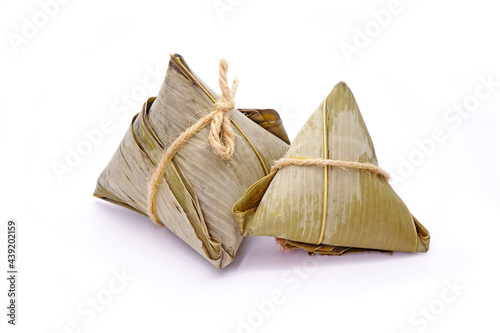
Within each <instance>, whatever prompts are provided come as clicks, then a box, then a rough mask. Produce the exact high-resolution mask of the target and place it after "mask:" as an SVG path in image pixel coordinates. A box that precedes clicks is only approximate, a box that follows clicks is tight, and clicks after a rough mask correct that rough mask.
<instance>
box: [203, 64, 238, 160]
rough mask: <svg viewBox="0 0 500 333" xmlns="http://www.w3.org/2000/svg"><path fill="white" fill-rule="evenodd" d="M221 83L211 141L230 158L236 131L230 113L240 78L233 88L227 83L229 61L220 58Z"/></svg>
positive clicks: (211, 127) (224, 156)
mask: <svg viewBox="0 0 500 333" xmlns="http://www.w3.org/2000/svg"><path fill="white" fill-rule="evenodd" d="M219 85H220V89H221V91H222V94H221V96H220V97H219V99H218V100H217V101H216V102H215V104H214V110H213V111H212V113H213V117H212V123H211V126H210V136H209V141H210V144H211V145H212V148H213V149H214V151H215V152H216V153H217V155H219V156H220V157H222V158H224V159H226V160H228V159H230V158H231V157H232V156H233V153H234V133H233V129H232V128H231V121H230V120H231V119H230V117H229V114H230V112H231V111H232V110H234V96H235V95H236V89H237V88H238V79H237V78H235V79H234V80H233V85H232V87H231V89H229V86H228V84H227V61H226V60H225V59H221V60H220V65H219Z"/></svg>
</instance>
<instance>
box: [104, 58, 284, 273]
mask: <svg viewBox="0 0 500 333" xmlns="http://www.w3.org/2000/svg"><path fill="white" fill-rule="evenodd" d="M216 100H217V95H216V94H215V93H214V92H213V91H212V90H211V89H210V88H208V87H207V86H206V85H205V84H204V83H203V81H201V80H200V79H199V78H198V77H197V76H196V75H195V74H194V73H193V72H192V71H191V69H190V68H189V66H188V65H187V64H186V62H185V61H184V59H183V58H182V57H181V56H180V55H177V54H176V55H173V56H172V57H171V59H170V62H169V67H168V70H167V74H166V77H165V81H164V82H163V85H162V87H161V90H160V92H159V94H158V97H157V98H150V99H149V100H148V101H147V102H146V103H145V105H144V107H143V109H142V111H141V112H140V113H139V114H138V115H136V116H135V117H134V119H133V120H132V124H131V126H130V128H129V130H128V131H127V133H126V134H125V137H124V139H123V141H122V142H121V144H120V146H119V147H118V149H117V151H116V153H115V155H114V156H113V158H112V159H111V161H110V162H109V164H108V166H107V167H106V168H105V169H104V171H103V172H102V174H101V176H100V177H99V179H98V181H97V186H96V189H95V192H94V195H95V196H96V197H98V198H101V199H104V200H107V201H111V202H113V203H116V204H119V205H122V206H125V207H127V208H130V209H132V210H134V211H137V212H139V213H143V214H146V215H147V212H148V210H147V198H148V185H149V182H150V177H151V175H152V174H153V172H154V171H155V169H156V167H157V165H158V162H159V161H160V159H161V157H162V156H163V154H164V151H165V149H166V148H167V147H169V146H170V145H171V144H172V142H173V141H174V140H175V139H176V138H177V137H178V136H179V135H180V134H181V133H183V132H184V131H185V130H186V129H187V128H189V127H190V126H191V125H193V124H194V123H196V121H198V120H199V119H200V118H201V117H203V116H205V115H206V114H208V113H209V112H210V111H211V109H212V107H213V105H214V102H215V101H216ZM230 116H231V127H232V129H233V132H234V135H235V151H234V154H233V156H232V158H231V159H230V160H229V161H226V160H224V159H222V158H220V156H218V155H217V154H216V153H215V152H214V151H213V149H211V147H210V144H209V141H208V136H209V134H208V133H209V131H210V127H205V128H203V129H202V130H200V131H199V132H198V133H197V134H195V135H194V136H193V137H192V138H191V139H190V140H188V141H186V142H185V143H184V144H183V145H182V147H181V148H180V150H179V151H178V152H177V154H175V156H174V158H173V161H172V163H170V164H169V165H168V168H167V170H166V172H165V175H164V177H163V179H162V182H161V184H160V187H159V192H158V195H157V202H156V214H157V215H158V218H159V220H160V221H161V223H163V224H164V225H165V226H166V227H168V228H169V229H170V230H171V231H172V232H173V233H175V234H176V235H177V236H179V237H180V238H181V239H182V240H184V241H185V242H186V243H188V244H189V245H190V246H191V247H192V248H194V249H195V250H196V251H197V252H198V253H200V254H201V255H202V256H204V257H205V258H206V259H207V260H209V261H210V262H211V263H212V264H213V265H214V266H215V267H217V268H222V267H224V266H226V265H228V264H229V263H230V262H232V261H233V259H234V256H235V254H236V251H237V249H238V247H239V245H240V243H241V240H242V237H241V235H240V233H239V230H238V227H237V225H236V222H235V220H234V217H233V214H232V211H231V208H232V206H233V205H234V203H235V202H236V201H237V200H238V199H239V198H240V197H241V196H242V195H243V194H244V193H245V191H246V190H247V189H248V187H249V186H250V185H252V184H253V183H254V182H255V181H257V180H258V179H259V178H261V177H263V176H265V175H266V174H267V173H268V172H269V171H270V169H271V166H272V163H273V161H274V160H276V159H278V158H280V157H282V156H283V154H284V153H285V151H286V149H287V147H288V144H287V141H288V137H287V136H286V133H285V132H284V129H283V126H282V124H281V121H280V118H279V116H278V114H277V113H276V111H274V110H269V109H265V110H253V109H243V110H241V112H240V111H239V110H236V109H235V110H233V111H231V113H230Z"/></svg>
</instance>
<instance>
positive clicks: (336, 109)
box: [233, 82, 430, 254]
mask: <svg viewBox="0 0 500 333" xmlns="http://www.w3.org/2000/svg"><path fill="white" fill-rule="evenodd" d="M285 157H299V158H308V157H311V158H325V157H326V158H327V159H333V160H341V161H354V162H362V163H371V164H374V165H378V162H377V157H376V154H375V150H374V147H373V143H372V140H371V137H370V135H369V133H368V130H367V128H366V125H365V123H364V120H363V118H362V116H361V113H360V111H359V108H358V105H357V103H356V100H355V99H354V96H353V95H352V92H351V90H350V89H349V88H348V87H347V85H346V84H345V83H343V82H341V83H339V84H337V85H336V86H335V87H334V88H333V90H332V91H331V93H330V94H329V95H328V96H327V98H326V100H325V101H324V102H322V103H321V105H320V106H319V107H318V108H317V109H316V111H315V112H314V113H313V114H312V115H311V117H310V118H309V120H308V121H307V122H306V124H305V125H304V126H303V128H302V129H301V131H300V132H299V133H298V135H297V136H296V138H295V139H294V140H293V142H292V144H291V145H290V148H289V150H288V151H287V153H286V155H285ZM325 181H326V186H325ZM325 189H326V191H325ZM325 199H326V201H325ZM324 203H326V206H325V205H324ZM323 209H326V215H325V216H326V218H325V219H324V218H323ZM233 212H234V214H235V216H236V218H237V220H238V224H239V227H240V230H241V232H242V234H243V235H266V236H273V237H276V238H278V239H281V242H282V245H283V246H284V247H286V248H294V247H299V248H303V249H304V250H306V251H308V252H309V253H311V254H312V253H321V254H342V253H348V252H360V251H370V250H379V251H404V252H426V251H427V250H428V247H429V241H430V236H429V233H428V231H427V230H426V229H425V227H424V226H422V225H421V224H420V223H419V222H418V221H417V220H416V219H415V218H414V217H413V215H412V214H411V213H410V211H409V210H408V208H407V207H406V205H405V204H404V202H403V201H402V200H401V199H400V198H399V196H398V195H397V194H396V193H395V192H394V190H393V189H392V188H391V186H390V185H389V183H388V182H387V181H386V180H384V179H382V178H380V177H377V176H375V175H373V174H370V173H368V172H365V171H359V170H356V169H344V168H339V167H327V175H325V167H318V166H293V165H292V166H288V167H286V168H283V169H280V170H278V171H277V172H273V173H272V174H270V175H268V176H266V177H264V178H263V179H261V180H259V181H258V182H256V183H255V184H254V185H253V186H252V187H250V189H249V190H248V191H247V192H246V194H245V195H244V196H243V197H242V198H241V199H240V200H239V201H238V202H237V203H236V204H235V206H234V207H233ZM323 221H324V226H323ZM322 228H324V236H321V230H322Z"/></svg>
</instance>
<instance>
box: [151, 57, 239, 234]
mask: <svg viewBox="0 0 500 333" xmlns="http://www.w3.org/2000/svg"><path fill="white" fill-rule="evenodd" d="M219 85H220V89H221V91H222V95H221V96H220V97H219V99H218V100H217V101H216V102H215V104H214V106H213V110H212V112H210V113H209V114H207V115H206V116H204V117H202V118H201V119H199V120H198V121H197V122H196V123H194V124H193V125H192V126H191V127H189V128H188V129H186V130H185V131H184V132H182V133H181V134H180V135H179V137H178V138H177V139H175V141H174V142H173V143H172V144H171V145H170V147H168V149H166V150H165V152H164V154H163V156H162V157H161V159H160V161H159V163H158V165H157V166H156V169H155V171H154V172H153V175H152V176H151V180H150V181H149V188H148V214H149V216H150V217H151V220H153V222H154V223H155V224H157V225H162V223H161V221H160V219H159V218H158V215H157V214H156V200H157V196H158V191H159V189H160V183H161V180H162V179H163V176H164V174H165V171H166V170H167V167H168V165H169V164H170V162H171V161H172V159H173V158H174V155H175V154H176V153H177V152H178V151H179V149H181V147H182V145H183V144H184V143H185V142H187V141H188V140H189V139H191V138H192V137H193V135H195V134H196V133H198V132H199V131H200V130H201V129H202V128H205V127H206V126H208V124H210V123H211V127H210V135H209V141H210V144H211V145H212V148H213V149H214V151H215V152H216V153H217V154H218V155H219V156H221V157H222V158H224V159H226V160H228V159H230V158H231V157H232V156H233V152H234V133H233V129H232V128H231V118H230V117H229V114H230V112H231V111H232V110H234V95H236V89H237V87H238V79H236V78H235V79H234V81H233V86H232V88H231V89H229V87H228V85H227V61H226V60H225V59H221V61H220V65H219Z"/></svg>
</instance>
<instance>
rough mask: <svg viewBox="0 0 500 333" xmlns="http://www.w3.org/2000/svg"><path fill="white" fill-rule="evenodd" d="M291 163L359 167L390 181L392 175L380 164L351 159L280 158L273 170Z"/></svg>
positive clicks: (344, 167)
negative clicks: (351, 160)
mask: <svg viewBox="0 0 500 333" xmlns="http://www.w3.org/2000/svg"><path fill="white" fill-rule="evenodd" d="M289 165H299V166H311V165H312V166H323V167H326V166H333V167H338V168H343V169H357V170H362V171H366V172H369V173H371V174H373V175H376V176H379V177H381V178H382V179H385V180H387V181H389V180H390V179H391V175H390V174H389V173H388V172H387V171H385V170H384V169H382V168H381V167H379V166H376V165H375V164H371V163H361V162H350V161H340V160H329V159H324V158H296V157H290V158H280V159H279V160H277V161H276V162H275V163H274V166H273V168H272V169H271V172H273V171H278V170H279V169H282V168H284V167H287V166H289Z"/></svg>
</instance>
